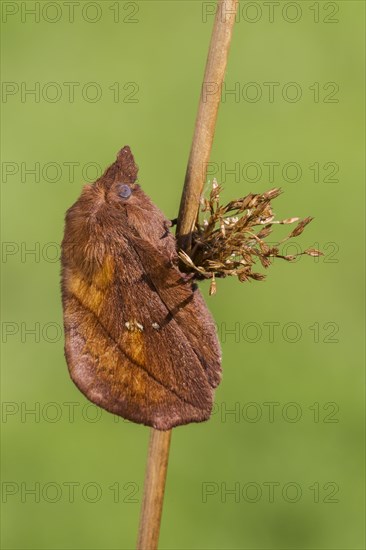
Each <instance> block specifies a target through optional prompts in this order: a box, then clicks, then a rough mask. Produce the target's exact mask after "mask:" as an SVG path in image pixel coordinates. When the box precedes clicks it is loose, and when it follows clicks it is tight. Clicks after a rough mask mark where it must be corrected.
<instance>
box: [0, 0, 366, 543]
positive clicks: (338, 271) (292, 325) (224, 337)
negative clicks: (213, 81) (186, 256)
mask: <svg viewBox="0 0 366 550" xmlns="http://www.w3.org/2000/svg"><path fill="white" fill-rule="evenodd" d="M22 4H23V7H22ZM34 4H35V3H34V2H26V3H20V2H19V3H17V2H10V5H9V3H7V2H3V3H2V9H3V12H2V80H3V82H4V83H7V84H6V88H5V92H9V90H10V88H9V86H10V87H11V86H13V88H12V89H13V92H14V93H13V95H9V94H5V95H3V98H2V104H1V107H2V114H3V122H2V138H3V139H2V168H3V173H2V240H3V255H2V271H3V278H2V281H3V288H2V332H3V334H2V342H3V352H2V353H3V355H2V392H3V395H2V397H3V417H2V424H1V430H2V441H3V446H2V449H3V450H2V452H3V456H2V483H3V485H2V489H3V497H2V498H3V504H2V544H3V547H4V548H7V549H23V548H24V549H45V550H46V549H47V550H54V549H55V550H56V549H117V548H133V547H134V545H135V540H136V533H137V526H138V517H139V508H140V503H141V496H142V485H143V476H144V468H145V459H146V450H147V442H148V435H149V434H148V429H147V428H145V427H143V426H138V425H133V424H130V423H127V422H124V421H123V420H122V419H120V420H119V421H117V422H116V420H118V419H116V418H115V417H113V416H112V415H110V414H108V413H106V412H104V411H102V412H100V414H99V416H98V411H97V409H96V408H95V407H93V406H88V402H87V401H86V399H85V398H84V397H83V395H81V394H80V393H79V391H78V390H77V389H76V387H74V385H73V384H72V382H71V381H70V379H69V376H68V372H67V368H66V363H65V360H64V356H63V336H62V334H61V329H60V327H61V326H62V311H61V304H60V290H59V273H60V265H59V262H58V261H57V255H58V245H57V244H56V245H55V244H52V243H59V242H60V241H61V239H62V234H63V219H64V212H65V211H66V209H67V208H68V207H69V206H70V205H71V204H72V203H73V202H74V201H75V200H76V198H77V197H78V196H79V194H80V190H81V187H82V185H83V183H85V181H87V180H88V179H91V180H93V179H95V175H96V172H95V169H94V168H93V166H92V165H89V164H88V163H96V164H97V165H98V166H100V167H101V168H103V169H104V168H105V167H106V166H107V165H109V164H110V163H111V162H113V161H114V158H115V155H116V152H117V151H118V150H119V148H120V147H122V146H123V145H125V144H129V145H130V146H131V148H132V150H133V152H134V154H135V158H136V161H137V163H138V164H139V166H140V172H139V181H140V183H141V185H142V186H143V188H144V190H145V191H146V192H147V193H148V194H149V195H150V196H151V197H152V198H153V200H154V201H155V202H156V203H157V204H158V205H159V206H160V207H161V209H162V210H163V211H164V212H165V214H166V216H167V217H169V218H173V217H175V216H176V214H177V210H178V206H179V200H180V193H181V188H182V182H183V179H184V173H185V167H186V163H187V158H188V154H189V149H190V143H191V139H192V134H193V127H194V121H195V115H196V108H197V104H198V99H199V93H200V86H201V82H202V77H203V70H204V66H205V60H206V55H207V49H208V44H209V39H210V33H211V29H212V23H213V16H212V15H207V21H204V20H203V16H202V14H203V13H204V12H205V11H204V10H209V11H210V10H211V11H212V2H211V3H208V4H207V3H206V4H205V3H201V2H198V1H197V2H196V1H165V2H163V1H161V2H159V1H143V2H137V3H131V2H130V3H124V2H120V3H117V2H112V1H111V2H110V1H108V0H107V1H104V2H95V3H94V7H93V5H92V6H91V7H90V6H89V7H88V6H87V7H86V8H85V5H86V4H90V2H89V3H88V2H83V1H82V2H80V3H79V4H78V5H77V6H76V7H75V16H74V22H70V21H69V12H68V11H67V10H68V8H67V7H66V6H65V5H64V3H63V2H58V4H59V9H61V16H60V19H59V20H58V21H57V20H56V19H57V18H58V15H59V11H57V10H56V8H57V6H56V7H55V6H54V3H50V2H41V3H40V4H39V6H40V8H39V9H40V10H41V13H40V20H39V22H37V21H35V18H34V16H32V15H29V14H28V15H27V13H25V12H24V9H25V8H24V6H26V7H28V8H34ZM46 4H48V7H46V8H44V7H45V5H46ZM118 4H119V10H120V12H119V21H117V22H116V21H114V18H115V17H117V15H116V13H117V12H116V10H117V5H118ZM249 4H250V5H248V2H242V3H241V4H240V17H239V18H238V21H237V23H236V25H235V30H234V36H233V42H232V48H231V52H230V58H229V63H228V70H227V75H226V83H227V89H233V88H234V87H235V86H236V89H237V90H239V92H240V94H241V95H240V97H235V96H233V95H227V96H226V101H223V102H222V104H221V107H220V112H219V118H218V123H217V129H216V136H215V140H214V146H213V151H212V156H211V160H212V162H213V163H215V164H213V165H212V166H211V167H210V169H211V171H213V170H214V169H215V168H216V169H217V170H218V171H217V173H216V177H217V178H218V180H219V181H222V182H224V183H225V198H235V197H237V196H242V195H245V194H247V193H249V192H257V191H264V190H266V189H269V188H271V187H274V186H275V185H277V186H281V187H282V188H283V189H284V191H285V193H284V194H283V195H282V196H281V197H280V198H278V199H276V213H277V215H278V216H279V217H280V216H282V217H289V216H295V215H299V216H302V217H305V216H307V215H312V216H314V217H315V220H314V222H313V223H312V224H311V225H310V226H309V227H308V228H307V229H306V231H305V232H304V234H303V235H302V236H301V237H300V238H299V239H297V240H296V242H297V244H298V245H300V244H301V246H304V247H309V246H314V245H315V246H319V247H320V248H321V249H322V250H323V251H324V253H325V256H324V257H323V258H320V259H314V258H310V257H302V258H301V259H300V260H299V261H297V262H296V263H294V264H288V263H286V262H281V261H276V262H275V264H274V265H273V266H272V268H270V270H269V272H268V278H267V280H266V281H265V282H253V283H245V284H239V283H238V282H237V281H236V280H225V281H219V283H218V293H217V295H216V296H215V297H212V298H208V297H207V294H208V285H207V284H203V285H202V289H203V292H204V294H205V296H206V297H207V298H208V299H207V301H208V304H209V307H210V309H211V310H212V312H213V314H214V316H215V320H216V322H217V325H218V327H219V331H220V339H221V342H222V348H223V371H224V378H223V382H222V384H221V386H220V387H219V388H218V390H217V392H216V406H215V411H214V412H215V414H214V415H213V416H212V419H211V420H210V421H209V422H208V423H204V424H200V425H190V426H186V427H181V428H177V429H175V430H174V432H173V438H172V448H171V455H170V464H169V472H168V480H167V489H166V498H165V508H164V515H163V522H162V530H161V538H160V546H161V548H167V549H168V548H169V549H183V548H184V549H226V548H233V549H234V548H235V549H239V548H240V549H241V548H243V549H244V548H245V549H249V548H250V549H264V548H266V549H267V548H268V549H285V548H286V549H287V548H288V549H290V548H291V549H292V548H304V549H356V548H357V549H358V548H364V539H363V536H364V505H363V502H364V501H363V495H364V489H363V442H364V439H363V433H364V432H363V405H364V377H363V347H362V340H363V337H364V324H363V323H364V316H363V286H361V285H362V281H363V257H364V252H363V247H362V242H361V240H362V235H363V198H364V197H363V195H364V167H363V155H364V153H363V146H364V143H363V125H364V110H363V94H364V65H363V64H364V59H363V56H364V54H363V51H364V48H363V34H364V3H363V2H361V1H341V2H330V3H329V2H325V3H324V2H319V3H318V2H315V3H314V2H305V1H301V2H297V3H295V4H296V5H295V6H294V5H293V4H294V3H288V2H280V4H279V6H276V7H275V8H274V9H275V11H274V17H273V20H272V21H270V19H269V7H268V6H266V5H265V3H263V2H251V3H249ZM289 4H290V5H289ZM95 5H96V7H95ZM296 6H297V7H296ZM299 7H300V9H301V15H300V17H299V20H298V21H294V22H292V23H291V22H290V21H289V20H292V21H293V20H294V19H296V15H298V14H299V12H298V10H299ZM17 8H18V11H17V12H16V13H14V14H12V15H10V14H9V10H10V11H14V12H15V11H16V9H17ZM82 8H85V10H84V19H83V18H82ZM111 8H112V9H111ZM4 9H5V11H4ZM44 9H45V11H42V10H44ZM22 10H23V11H22ZM96 10H98V11H96ZM317 10H318V12H319V13H318V14H317ZM133 12H135V13H133ZM7 14H8V15H7ZM318 16H319V17H318ZM317 17H318V19H317ZM93 18H96V19H98V18H99V20H96V21H95V22H94V23H92V22H90V20H91V19H93ZM22 19H23V20H22ZM52 19H55V21H54V22H53V23H52V22H51V20H52ZM85 19H89V20H85ZM123 19H124V20H123ZM131 19H133V20H134V21H135V22H132V21H131ZM256 19H258V20H257V21H256ZM250 21H252V22H250ZM317 21H318V22H317ZM37 82H38V83H39V86H40V93H39V97H35V96H32V95H24V94H23V97H22V95H21V87H22V83H24V84H23V87H24V86H25V87H26V88H32V87H34V86H35V83H37ZM51 82H54V83H56V84H57V86H58V88H55V87H54V88H52V86H48V87H47V84H49V83H51ZM65 82H78V83H80V86H78V87H76V88H75V98H74V101H73V102H71V101H70V100H69V97H68V94H67V88H66V86H65V85H64V84H63V83H65ZM90 82H94V83H97V85H98V86H99V89H100V90H101V94H102V95H101V98H100V99H99V100H98V101H95V102H93V101H91V99H93V96H92V93H93V88H92V87H90V86H89V88H88V87H86V88H85V84H87V83H90ZM116 82H118V83H119V88H120V92H121V93H120V97H119V101H114V99H116V98H115V97H114V95H113V92H112V90H110V89H109V87H110V86H113V85H114V83H116ZM131 82H132V83H134V84H132V85H131V84H128V83H131ZM250 82H251V83H253V82H254V83H256V84H255V85H250V86H249V87H248V86H247V83H250ZM265 82H267V83H268V82H278V83H279V85H278V86H277V85H276V87H275V95H274V98H273V101H270V100H269V98H268V90H269V87H268V85H265V84H264V83H265ZM290 82H296V83H297V85H298V88H297V89H300V90H301V94H302V97H301V98H300V99H299V100H298V101H294V102H291V101H290V100H288V99H287V100H285V99H284V97H283V95H282V93H283V94H284V95H285V98H286V97H290V99H291V98H292V97H294V96H293V94H294V90H295V88H293V87H292V88H291V85H290V86H287V87H286V85H287V84H288V83H290ZM316 82H318V83H319V90H320V93H319V98H317V97H316V96H314V93H315V92H314V89H315V88H314V83H316ZM329 82H333V83H336V84H337V86H339V91H338V92H337V93H334V94H332V95H329V94H330V92H332V90H333V89H334V84H331V85H330V87H329V86H328V88H325V89H324V86H327V83H329ZM9 83H13V84H9ZM45 85H46V87H45ZM17 86H18V88H19V92H18V91H17V88H16V87H17ZM114 86H115V89H116V85H114ZM123 86H125V89H124V88H123ZM284 87H285V88H284ZM310 87H312V89H310ZM57 89H61V96H60V97H59V98H57V97H56V99H57V101H52V97H54V96H53V95H52V94H53V93H54V92H55V90H56V91H57ZM82 90H83V91H84V96H83V93H82ZM94 90H95V88H94ZM134 90H135V94H134V96H132V95H131V92H132V91H134ZM255 90H257V91H258V90H259V91H260V92H262V97H261V98H259V96H258V101H256V102H254V101H251V99H253V97H254V92H255ZM286 90H287V92H288V96H286ZM258 93H259V92H258ZM88 94H90V95H88ZM131 99H134V100H135V102H131ZM332 99H333V101H332V102H329V100H332ZM334 100H335V101H334ZM72 162H74V163H77V165H75V173H74V177H73V178H71V177H69V173H68V168H67V167H68V166H70V165H69V164H68V165H67V164H65V163H72ZM268 162H276V163H279V164H280V166H279V167H278V166H277V167H276V169H275V173H274V180H273V182H271V181H269V173H268V165H264V164H263V163H268ZM6 163H7V164H6ZM9 163H10V164H9ZM22 163H23V165H22ZM35 163H39V167H40V168H39V169H40V175H39V177H38V176H37V175H36V176H35V175H32V174H30V173H26V170H27V169H32V167H34V165H35ZM48 163H56V167H55V165H54V164H53V165H48ZM235 163H239V170H240V171H241V174H240V177H235V176H233V175H230V174H226V175H225V173H224V172H225V167H226V169H227V170H230V169H232V168H233V167H234V165H235ZM248 163H257V164H249V166H248ZM287 163H297V164H298V165H299V166H300V168H301V177H300V178H299V179H298V181H288V180H290V179H291V178H292V179H296V178H295V176H294V175H293V174H294V173H293V172H292V171H291V170H292V168H291V166H290V167H287V168H286V169H285V171H284V172H283V169H284V166H285V165H286V164H287ZM314 163H319V167H320V174H319V181H315V180H316V178H315V177H314V168H313V169H311V168H310V166H313V165H314ZM327 163H335V164H331V165H329V164H327ZM324 165H326V166H324ZM258 166H259V167H260V170H259V171H258V174H257V172H256V171H257V170H258ZM334 167H336V168H337V170H338V173H337V174H336V175H333V177H329V175H330V176H331V172H332V171H333V169H334ZM87 168H88V169H87ZM60 170H61V172H60ZM286 170H289V171H288V172H286ZM9 171H10V172H11V171H13V172H14V173H13V174H11V173H9ZM256 175H258V177H256ZM327 176H328V177H327ZM52 179H53V180H54V181H51V180H52ZM329 179H331V180H333V181H329ZM224 180H226V181H224ZM286 180H287V181H286ZM334 180H335V181H334ZM278 233H279V234H282V233H281V231H279V232H278ZM4 243H5V244H4ZM315 243H318V244H315ZM32 249H33V250H35V252H34V253H33V254H32V253H28V254H27V253H26V252H27V250H28V251H29V250H32ZM288 252H291V251H290V250H288ZM268 323H277V324H276V325H272V326H274V336H273V338H270V337H269V325H268ZM310 327H312V328H310ZM32 328H33V329H35V333H34V334H31V333H30V332H28V331H29V330H31V329H32ZM230 330H231V331H234V332H231V333H230V332H229V331H230ZM268 403H274V404H273V405H272V406H273V408H274V409H273V410H274V414H273V416H270V414H269V411H270V405H268ZM72 404H73V405H72ZM72 407H74V416H72V415H71V413H70V410H71V408H72ZM30 409H33V410H35V411H36V412H35V413H34V414H30V413H28V414H27V410H30ZM229 410H234V411H235V413H234V414H228V411H229ZM96 415H97V416H96ZM93 419H96V421H93ZM71 482H74V483H75V484H76V485H75V495H74V499H73V500H74V501H73V502H71V500H72V499H71V498H70V497H69V492H68V491H69V488H70V483H71ZM37 484H38V485H37ZM111 486H112V489H111ZM270 486H272V487H273V490H274V493H273V495H272V494H270V491H269V489H270ZM32 487H33V488H35V489H36V492H37V491H38V492H39V494H38V496H37V494H36V495H32V494H30V493H27V492H26V491H27V490H29V489H32ZM117 487H119V495H117V493H116V488H117ZM97 490H98V491H99V494H98V493H97ZM230 490H234V493H230ZM207 491H209V493H210V494H207ZM272 496H273V498H272ZM99 497H100V498H99ZM98 498H99V500H98ZM37 500H38V501H39V502H37ZM53 500H54V502H52V501H53ZM92 500H96V501H95V502H91V501H92ZM115 500H117V502H115Z"/></svg>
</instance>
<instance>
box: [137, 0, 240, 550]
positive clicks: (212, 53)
mask: <svg viewBox="0 0 366 550" xmlns="http://www.w3.org/2000/svg"><path fill="white" fill-rule="evenodd" d="M237 6H238V1H237V0H218V1H217V12H216V17H215V22H214V27H213V31H212V36H211V42H210V47H209V52H208V58H207V63H206V69H205V75H204V80H203V85H202V90H201V97H200V102H199V107H198V113H197V118H196V124H195V130H194V137H193V142H192V147H191V152H190V156H189V160H188V166H187V171H186V177H185V182H184V187H183V193H182V199H181V204H180V209H179V216H178V222H177V234H176V236H177V239H178V246H179V247H180V248H184V249H185V250H186V251H187V250H189V248H190V244H191V239H190V236H191V232H192V230H193V228H194V224H195V221H196V217H197V212H198V209H199V204H200V197H201V193H202V188H203V185H204V181H205V178H206V172H207V163H208V161H209V158H210V153H211V148H212V142H213V138H214V134H215V125H216V118H217V112H218V108H219V104H220V99H221V85H222V82H223V80H224V76H225V70H226V63H227V57H228V53H229V46H230V41H231V36H232V30H233V26H234V22H235V16H236V11H237ZM170 439H171V430H169V431H166V432H161V431H158V430H154V429H153V428H151V433H150V443H149V451H148V459H147V466H146V474H145V485H144V497H143V503H142V508H141V516H140V525H139V532H138V541H137V550H157V548H158V541H159V531H160V523H161V516H162V510H163V501H164V490H165V480H166V473H167V467H168V460H169V447H170Z"/></svg>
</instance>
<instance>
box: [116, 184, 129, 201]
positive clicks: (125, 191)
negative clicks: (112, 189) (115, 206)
mask: <svg viewBox="0 0 366 550" xmlns="http://www.w3.org/2000/svg"><path fill="white" fill-rule="evenodd" d="M131 193H132V190H131V188H130V187H129V186H128V185H126V184H123V185H120V186H119V189H118V195H119V196H120V197H121V199H128V198H129V197H130V195H131Z"/></svg>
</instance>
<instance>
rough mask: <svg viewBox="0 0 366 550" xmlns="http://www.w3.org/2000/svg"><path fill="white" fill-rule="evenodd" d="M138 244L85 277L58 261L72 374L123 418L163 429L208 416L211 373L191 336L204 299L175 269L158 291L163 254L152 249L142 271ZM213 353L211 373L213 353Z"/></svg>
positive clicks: (96, 400) (109, 257)
mask: <svg viewBox="0 0 366 550" xmlns="http://www.w3.org/2000/svg"><path fill="white" fill-rule="evenodd" d="M141 246H143V244H142V243H141V242H136V243H134V246H132V247H128V248H127V249H126V250H124V252H123V257H122V256H120V255H119V254H118V251H115V250H114V251H112V252H111V253H110V254H109V255H106V256H105V258H104V261H103V264H102V265H101V266H100V268H99V269H98V270H97V271H95V273H93V276H92V278H90V279H87V278H85V277H84V276H83V274H82V273H80V272H78V271H77V270H76V267H75V266H73V267H69V266H67V265H64V266H63V305H64V325H65V353H66V357H67V362H68V366H69V370H70V374H71V377H72V379H73V380H74V382H75V383H76V385H77V386H78V387H79V389H80V390H81V391H82V392H83V393H84V394H85V395H86V396H87V397H88V398H89V399H90V400H91V401H92V402H94V403H96V404H98V405H100V406H101V407H103V408H105V409H107V410H108V411H110V412H112V413H115V414H118V415H120V416H123V417H124V418H127V419H128V420H132V421H135V422H139V423H143V424H147V425H149V426H152V427H154V428H157V429H161V430H168V429H170V428H172V427H174V426H177V425H180V424H186V423H189V422H200V421H203V420H207V419H208V418H209V416H210V414H211V409H212V401H213V391H212V387H211V386H213V385H215V384H216V379H215V378H214V377H213V376H212V375H211V374H209V369H208V368H207V365H206V363H205V361H204V360H203V351H202V350H201V346H200V345H199V343H197V345H196V342H195V340H194V339H193V338H192V332H193V331H194V325H195V324H196V322H198V321H199V319H200V318H201V316H202V314H203V313H204V311H203V307H202V306H204V304H203V303H202V302H201V301H200V298H197V296H198V295H197V294H196V292H193V291H192V289H190V290H189V287H187V285H186V283H182V280H181V277H179V272H177V271H176V270H175V269H174V270H173V272H174V276H173V279H172V280H169V279H168V280H169V283H168V284H169V288H170V287H171V288H170V290H169V291H165V290H164V291H161V289H159V291H157V286H159V284H160V285H161V281H160V280H158V279H157V277H158V278H159V277H160V276H162V277H163V279H165V277H166V275H169V274H167V273H166V269H167V266H166V259H165V258H164V257H163V256H162V255H161V254H159V251H157V250H155V255H154V264H153V266H152V267H153V269H152V270H149V273H146V270H145V269H144V268H143V264H142V262H141V258H140V256H139V252H138V251H139V250H141ZM153 248H154V247H150V248H149V251H150V253H151V254H152V253H153V250H152V249H153ZM145 252H146V251H145ZM127 266H128V267H127ZM144 266H145V262H144ZM151 272H154V273H160V274H161V275H152V274H151ZM173 272H172V271H171V270H169V273H170V275H172V273H173ZM165 281H166V279H165ZM165 284H166V283H165ZM163 286H164V285H163ZM204 307H205V306H204ZM206 313H207V310H206ZM187 323H188V324H189V323H193V324H192V327H191V328H189V329H187ZM211 328H212V327H211V326H210V329H211ZM199 332H200V333H201V332H202V331H199ZM210 341H211V340H210V339H208V340H207V338H206V342H210ZM213 344H215V342H213ZM214 347H215V346H214ZM217 347H218V344H217V342H216V347H215V349H216V350H217ZM207 351H208V350H207ZM214 355H215V372H216V373H217V370H218V369H219V366H218V364H219V358H218V356H217V351H215V354H214Z"/></svg>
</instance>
